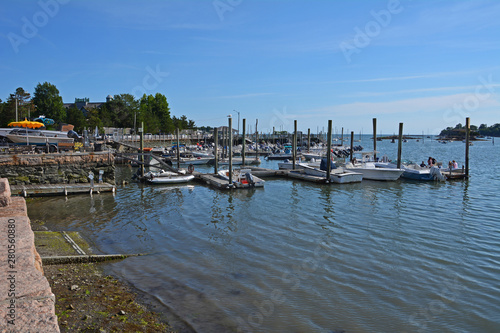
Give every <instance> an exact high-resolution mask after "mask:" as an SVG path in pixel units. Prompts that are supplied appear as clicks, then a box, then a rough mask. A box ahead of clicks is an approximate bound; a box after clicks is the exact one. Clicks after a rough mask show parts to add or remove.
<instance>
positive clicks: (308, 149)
mask: <svg viewBox="0 0 500 333" xmlns="http://www.w3.org/2000/svg"><path fill="white" fill-rule="evenodd" d="M310 149H311V129H310V128H308V129H307V152H308V153H309V151H310Z"/></svg>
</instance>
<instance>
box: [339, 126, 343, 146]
mask: <svg viewBox="0 0 500 333" xmlns="http://www.w3.org/2000/svg"><path fill="white" fill-rule="evenodd" d="M340 145H341V146H344V128H343V127H342V132H341V134H340Z"/></svg>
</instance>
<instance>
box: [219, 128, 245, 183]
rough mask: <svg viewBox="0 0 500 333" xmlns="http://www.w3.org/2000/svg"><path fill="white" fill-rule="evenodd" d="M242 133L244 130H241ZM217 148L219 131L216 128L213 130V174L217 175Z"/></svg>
mask: <svg viewBox="0 0 500 333" xmlns="http://www.w3.org/2000/svg"><path fill="white" fill-rule="evenodd" d="M243 124H245V120H243ZM243 131H245V128H243ZM217 148H219V129H218V128H217V127H215V128H214V174H217V172H219V171H218V170H217V163H218V160H219V152H218V151H217V150H218V149H217Z"/></svg>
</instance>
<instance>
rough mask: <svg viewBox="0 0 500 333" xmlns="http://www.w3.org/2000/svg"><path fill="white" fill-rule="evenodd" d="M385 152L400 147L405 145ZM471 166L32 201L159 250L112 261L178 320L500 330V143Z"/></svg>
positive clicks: (134, 189) (104, 239) (419, 151)
mask: <svg viewBox="0 0 500 333" xmlns="http://www.w3.org/2000/svg"><path fill="white" fill-rule="evenodd" d="M356 144H361V145H363V146H364V147H365V150H369V149H370V148H371V147H372V145H373V143H372V141H371V139H370V138H369V136H364V137H363V139H362V142H361V143H356ZM377 150H378V151H380V153H379V156H381V155H383V154H387V155H388V156H389V157H390V158H392V159H395V158H396V154H397V143H391V142H390V140H385V141H381V142H377ZM464 153H465V144H464V143H462V142H451V143H448V144H442V143H439V142H437V141H434V140H430V139H428V138H426V139H425V141H424V142H423V141H422V139H421V140H420V141H419V142H417V141H416V140H409V142H406V143H403V159H409V160H413V161H415V162H418V163H420V162H421V161H427V159H428V157H429V156H432V157H434V158H436V159H437V160H438V161H441V162H443V164H444V165H445V166H447V164H448V161H451V160H456V161H457V162H458V163H459V165H462V164H464V155H465V154H464ZM277 163H278V162H277V161H263V164H262V165H261V166H263V167H267V168H273V169H277ZM199 169H200V168H197V170H199ZM205 170H207V171H209V170H210V169H209V168H206V169H205ZM470 170H471V172H470V173H471V177H470V179H469V180H468V181H465V180H459V181H449V182H415V181H405V180H398V181H396V182H376V181H363V182H361V183H357V184H344V185H340V184H332V185H317V184H312V183H308V182H304V181H299V180H290V179H283V178H271V179H267V180H266V185H265V188H263V189H254V190H237V191H226V192H222V191H219V190H216V189H212V188H210V187H207V186H205V185H202V184H199V183H192V184H189V185H183V186H178V185H176V186H172V185H170V186H169V185H154V186H153V185H147V184H140V183H134V182H131V183H130V184H129V185H125V186H118V189H117V192H116V194H115V195H111V194H94V195H93V196H92V197H90V196H87V195H78V196H69V197H67V198H64V197H50V198H41V199H36V200H32V201H30V202H29V203H28V213H29V216H30V218H31V219H36V220H43V221H44V222H45V224H46V225H47V227H48V228H49V229H52V230H66V231H68V230H69V231H79V232H80V233H81V234H82V236H83V237H84V238H85V239H86V240H88V241H89V242H90V243H91V246H92V247H93V249H94V251H95V252H97V253H104V254H112V253H148V255H146V256H140V257H132V258H128V259H126V260H123V261H119V262H114V263H109V264H104V266H105V269H106V271H107V272H109V273H112V274H114V275H116V276H118V277H119V278H120V279H122V280H124V281H127V282H128V283H130V284H131V285H133V286H134V287H135V288H136V289H137V290H138V291H139V293H140V294H142V295H144V296H145V297H147V299H148V300H149V301H150V302H152V303H153V304H154V305H155V306H156V309H157V310H158V311H161V312H163V313H167V314H168V318H169V320H170V321H171V323H172V324H174V326H175V327H178V328H179V330H180V331H186V332H187V331H189V330H194V331H197V332H236V331H240V332H321V333H323V332H324V333H330V332H344V331H345V332H346V333H349V332H356V333H359V332H499V331H500V227H499V226H500V201H499V200H498V197H497V193H498V190H499V189H500V146H498V145H494V144H492V142H491V141H484V142H474V145H473V146H471V147H470ZM116 172H117V181H118V182H120V181H121V180H130V178H131V176H132V174H133V173H134V172H135V170H134V169H131V168H129V167H118V168H117V171H116Z"/></svg>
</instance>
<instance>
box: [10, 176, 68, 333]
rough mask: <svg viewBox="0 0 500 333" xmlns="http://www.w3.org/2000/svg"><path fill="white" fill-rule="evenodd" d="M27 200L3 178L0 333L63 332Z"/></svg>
mask: <svg viewBox="0 0 500 333" xmlns="http://www.w3.org/2000/svg"><path fill="white" fill-rule="evenodd" d="M54 305H55V296H54V294H53V293H52V290H51V289H50V286H49V283H48V281H47V279H46V278H45V276H44V275H43V268H42V261H41V258H40V255H39V254H38V252H37V251H36V249H35V241H34V234H33V231H32V230H31V225H30V220H29V218H28V215H27V209H26V201H25V200H24V198H21V197H11V196H10V187H9V182H8V181H7V179H5V178H0V332H59V326H58V324H57V317H56V315H55V309H54Z"/></svg>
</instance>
